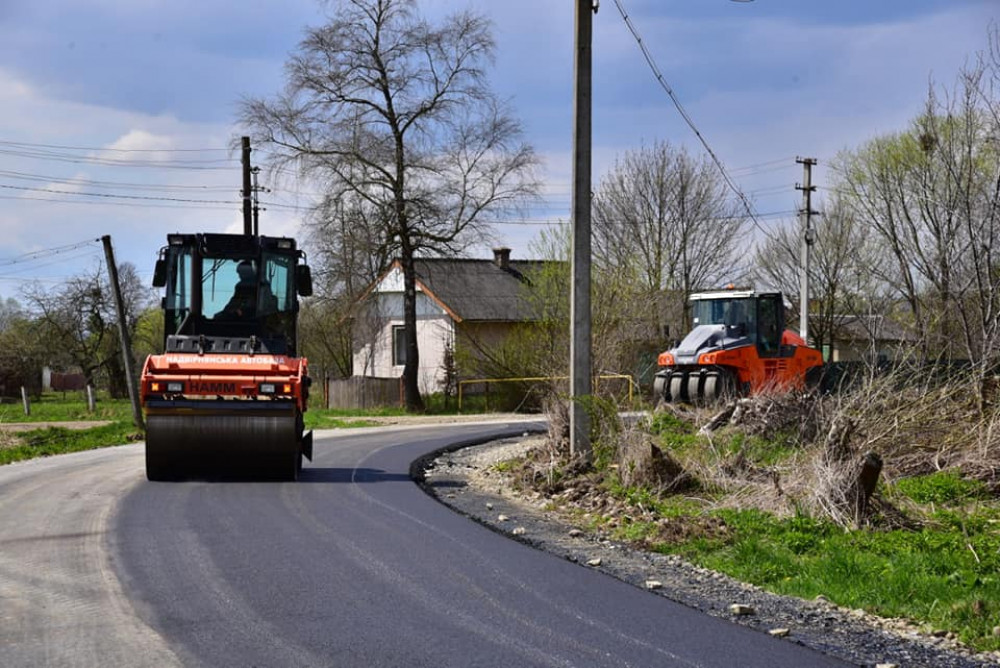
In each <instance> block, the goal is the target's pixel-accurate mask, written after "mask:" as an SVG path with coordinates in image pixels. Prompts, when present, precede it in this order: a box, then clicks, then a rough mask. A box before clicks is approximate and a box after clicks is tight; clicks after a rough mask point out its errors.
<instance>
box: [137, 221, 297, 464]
mask: <svg viewBox="0 0 1000 668" xmlns="http://www.w3.org/2000/svg"><path fill="white" fill-rule="evenodd" d="M153 286H154V287H157V288H165V294H164V296H163V300H162V308H163V315H164V350H165V352H164V354H162V355H150V356H149V357H148V358H147V359H146V364H145V366H144V367H143V370H142V379H141V385H140V387H141V389H140V395H141V398H142V404H143V410H144V412H145V416H146V477H147V478H148V479H149V480H175V479H179V478H190V477H199V476H223V477H229V476H239V477H247V476H249V477H254V478H264V479H272V480H296V479H297V478H298V474H299V471H300V470H301V468H302V457H303V456H304V457H306V458H308V459H310V460H311V459H312V432H308V433H306V432H304V427H303V422H302V416H303V413H305V411H306V402H307V399H308V394H309V384H310V378H309V375H308V368H307V364H306V360H305V359H304V358H302V357H299V356H298V350H297V344H298V341H297V316H298V310H299V301H298V298H299V297H300V296H302V297H306V296H309V295H310V294H312V278H311V274H310V271H309V266H308V265H307V264H306V263H305V254H304V253H303V252H302V251H301V250H299V249H298V248H296V244H295V241H294V240H293V239H288V238H279V237H267V236H257V235H254V234H242V235H237V234H171V235H168V237H167V245H166V246H164V247H163V248H162V249H161V250H160V257H159V259H158V260H157V262H156V268H155V271H154V275H153Z"/></svg>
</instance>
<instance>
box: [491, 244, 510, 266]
mask: <svg viewBox="0 0 1000 668" xmlns="http://www.w3.org/2000/svg"><path fill="white" fill-rule="evenodd" d="M493 263H494V264H495V265H496V266H498V267H500V268H501V269H503V270H505V271H506V270H507V269H510V249H509V248H494V249H493Z"/></svg>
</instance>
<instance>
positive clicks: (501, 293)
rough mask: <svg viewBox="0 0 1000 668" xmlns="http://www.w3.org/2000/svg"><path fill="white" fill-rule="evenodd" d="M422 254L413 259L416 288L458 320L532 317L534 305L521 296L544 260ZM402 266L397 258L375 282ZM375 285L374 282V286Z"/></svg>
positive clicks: (516, 320) (503, 319)
mask: <svg viewBox="0 0 1000 668" xmlns="http://www.w3.org/2000/svg"><path fill="white" fill-rule="evenodd" d="M505 264H506V267H501V266H500V264H499V263H498V262H496V261H494V260H470V259H452V258H422V259H417V260H416V261H415V265H414V266H415V269H416V274H417V283H418V286H419V288H420V289H421V290H422V291H423V292H424V293H425V294H426V295H427V296H428V297H429V298H430V299H432V300H434V301H435V302H437V303H438V304H439V305H440V306H441V307H442V308H444V309H445V310H446V311H447V312H448V314H449V315H450V316H451V317H452V318H454V319H455V320H456V321H458V322H462V321H492V322H522V321H526V320H533V319H534V318H535V315H534V307H533V305H532V304H531V303H530V302H529V301H528V300H526V299H525V298H524V289H525V287H526V286H528V285H530V280H529V279H528V277H527V276H528V275H530V274H531V272H532V271H533V270H535V269H537V268H539V267H541V266H542V265H543V264H544V262H543V261H538V260H508V261H506V263H505ZM400 268H401V265H400V262H399V260H396V261H395V262H394V263H393V264H392V266H391V267H390V269H389V271H388V272H386V274H385V275H384V276H383V277H382V279H380V280H379V281H378V282H377V283H381V282H382V280H384V279H385V278H386V277H387V276H388V275H389V274H390V273H392V272H393V271H394V270H399V269H400ZM373 287H374V286H373Z"/></svg>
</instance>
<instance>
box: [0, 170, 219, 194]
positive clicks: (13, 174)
mask: <svg viewBox="0 0 1000 668" xmlns="http://www.w3.org/2000/svg"><path fill="white" fill-rule="evenodd" d="M0 176H3V177H5V178H9V179H17V180H20V181H41V182H43V183H59V184H65V185H74V186H78V185H83V186H97V187H113V188H125V189H140V190H165V191H171V190H198V191H202V192H209V191H211V192H224V191H233V190H234V188H232V187H231V186H198V185H185V184H180V183H178V184H165V183H132V182H125V181H100V180H95V179H85V178H82V177H71V178H68V179H66V178H62V177H58V176H50V175H46V174H32V173H30V172H19V171H11V170H4V169H0Z"/></svg>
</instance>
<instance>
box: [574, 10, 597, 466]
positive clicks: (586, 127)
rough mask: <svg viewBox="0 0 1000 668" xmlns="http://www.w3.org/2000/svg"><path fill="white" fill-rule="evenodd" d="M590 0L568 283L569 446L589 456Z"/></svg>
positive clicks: (578, 95) (580, 67)
mask: <svg viewBox="0 0 1000 668" xmlns="http://www.w3.org/2000/svg"><path fill="white" fill-rule="evenodd" d="M596 11H597V6H596V3H595V1H594V0H577V3H576V63H575V70H576V85H575V87H574V91H573V99H574V106H575V109H576V115H575V117H574V119H573V218H572V226H573V284H572V287H571V290H570V292H571V299H572V302H571V306H570V320H571V322H572V325H571V327H572V332H571V335H570V358H571V360H570V371H569V376H570V380H569V383H570V395H571V396H570V404H569V450H570V453H571V454H573V455H580V456H583V457H585V458H588V459H589V457H590V450H591V446H590V416H589V414H588V413H587V410H588V408H589V406H588V405H587V404H586V403H585V400H586V399H587V398H588V397H590V395H591V393H592V392H591V383H592V380H591V366H592V362H591V356H592V355H591V348H592V341H591V327H590V199H591V195H590V190H591V186H590V178H591V175H590V169H591V158H590V143H591V122H590V117H591V78H592V75H591V42H592V40H593V20H594V19H593V13H595V12H596Z"/></svg>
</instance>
